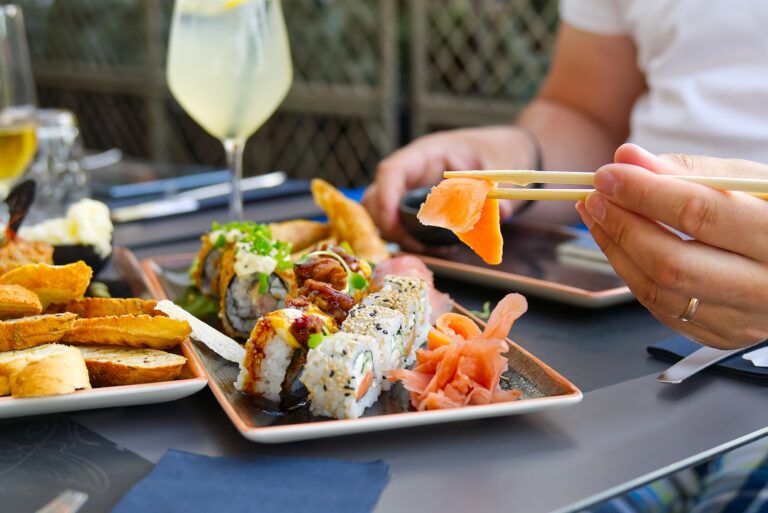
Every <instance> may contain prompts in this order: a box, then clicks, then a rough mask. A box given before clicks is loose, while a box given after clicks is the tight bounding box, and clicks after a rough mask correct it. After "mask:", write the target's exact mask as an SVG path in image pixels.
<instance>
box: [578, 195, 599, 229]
mask: <svg viewBox="0 0 768 513" xmlns="http://www.w3.org/2000/svg"><path fill="white" fill-rule="evenodd" d="M576 212H578V213H579V215H580V216H581V220H582V221H584V224H585V225H587V228H592V226H594V224H595V220H594V219H592V216H591V215H589V212H587V209H586V208H585V207H584V202H583V201H579V202H577V203H576Z"/></svg>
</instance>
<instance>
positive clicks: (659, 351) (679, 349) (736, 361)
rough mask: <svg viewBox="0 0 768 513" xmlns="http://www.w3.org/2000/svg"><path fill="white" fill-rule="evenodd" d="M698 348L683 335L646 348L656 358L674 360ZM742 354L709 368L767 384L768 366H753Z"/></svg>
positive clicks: (734, 376)
mask: <svg viewBox="0 0 768 513" xmlns="http://www.w3.org/2000/svg"><path fill="white" fill-rule="evenodd" d="M766 345H768V341H766V342H764V343H762V344H760V345H759V346H755V347H751V348H750V349H749V350H750V351H753V350H755V349H760V348H761V347H764V346H766ZM700 348H701V345H699V344H697V343H696V342H691V341H690V340H688V339H687V338H685V337H674V338H670V339H667V340H663V341H661V342H657V343H656V344H653V345H650V346H648V348H647V350H648V353H649V354H651V355H652V356H655V357H656V358H659V359H661V360H667V361H671V362H676V361H679V360H681V359H683V358H684V357H686V356H688V355H689V354H691V353H693V352H694V351H696V350H697V349H700ZM743 354H744V353H743V352H742V353H737V354H735V355H733V356H731V357H730V358H726V359H725V360H721V361H720V362H718V363H716V364H715V365H713V366H712V367H710V368H709V370H711V371H712V372H716V373H718V374H722V375H724V376H730V377H733V378H737V379H741V380H744V381H749V382H750V383H755V384H758V385H766V386H768V367H755V366H754V365H753V364H752V362H750V361H748V360H745V359H744V358H742V355H743ZM705 372H706V371H705Z"/></svg>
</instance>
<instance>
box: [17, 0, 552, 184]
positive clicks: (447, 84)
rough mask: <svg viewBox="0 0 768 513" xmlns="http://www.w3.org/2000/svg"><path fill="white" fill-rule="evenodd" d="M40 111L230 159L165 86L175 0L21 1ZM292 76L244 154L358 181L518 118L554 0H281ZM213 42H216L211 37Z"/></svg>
mask: <svg viewBox="0 0 768 513" xmlns="http://www.w3.org/2000/svg"><path fill="white" fill-rule="evenodd" d="M16 1H17V3H20V4H21V5H22V6H23V8H24V11H25V16H26V23H27V30H28V38H29V42H30V50H31V52H32V59H33V66H34V73H35V78H36V81H37V86H38V94H39V102H40V104H41V106H56V107H63V108H68V109H70V110H72V111H74V112H75V113H76V115H77V116H78V118H79V121H80V126H81V130H82V135H83V139H84V142H85V146H86V147H87V148H89V149H109V148H113V147H117V148H120V149H122V150H123V151H124V152H125V153H126V154H127V155H130V156H135V157H142V158H149V159H154V160H158V161H167V162H177V163H192V162H194V163H203V164H211V165H223V162H224V155H223V151H222V148H221V144H220V143H219V142H218V141H217V140H216V139H214V138H212V137H210V136H209V135H207V134H206V133H205V132H204V131H203V130H202V129H201V128H200V127H198V126H197V125H196V124H195V123H194V122H193V121H192V120H191V119H190V118H189V117H188V116H187V115H186V114H185V113H184V112H183V110H182V109H181V108H180V107H179V106H178V104H176V102H175V101H174V100H173V98H172V97H171V95H170V92H169V90H168V87H167V85H166V81H165V70H164V67H165V55H166V44H167V40H168V27H169V23H170V17H171V12H172V7H173V2H172V0H98V1H96V0H16ZM283 9H284V12H285V17H286V22H287V25H288V31H289V37H290V40H291V50H292V56H293V61H294V69H295V75H294V77H295V78H294V84H293V87H292V89H291V91H290V93H289V95H288V97H287V99H286V101H285V103H284V104H283V105H282V106H281V108H280V109H279V111H278V112H277V113H276V114H275V115H274V116H273V117H272V119H271V120H270V121H269V122H268V123H267V124H266V125H265V126H264V127H263V128H262V129H261V130H260V131H259V132H258V133H257V135H256V136H255V137H253V138H252V139H251V140H250V142H249V143H248V146H247V149H246V157H245V158H246V163H245V169H246V174H254V173H259V172H263V171H266V170H273V169H281V170H283V171H286V172H287V173H288V174H289V175H290V176H292V177H296V178H309V177H314V176H319V177H323V178H326V179H329V180H331V181H332V182H334V183H336V184H337V185H342V186H345V185H362V184H364V183H366V182H368V181H369V180H370V178H371V177H372V174H373V171H374V170H375V167H376V163H377V162H378V161H379V160H380V159H381V158H382V157H384V156H386V155H387V154H388V153H389V152H391V151H392V150H393V149H395V148H397V147H399V146H400V145H402V144H404V143H405V142H407V141H408V140H410V139H411V138H413V137H415V136H417V135H420V134H423V133H426V132H429V131H432V130H436V129H441V128H449V127H456V126H465V125H479V124H487V123H498V122H507V121H509V120H510V119H511V118H512V117H513V116H514V115H515V113H516V112H517V111H518V110H519V108H520V107H521V106H522V105H524V104H525V102H527V101H528V100H529V99H530V98H531V97H532V96H533V94H534V93H535V91H536V89H537V86H538V83H539V81H540V80H541V78H542V76H543V74H544V72H545V71H546V68H547V63H548V61H547V58H548V54H549V50H550V47H551V44H552V39H553V34H554V28H555V26H556V23H557V1H556V0H283ZM211 44H215V42H211Z"/></svg>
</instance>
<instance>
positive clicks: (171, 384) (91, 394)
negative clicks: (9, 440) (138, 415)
mask: <svg viewBox="0 0 768 513" xmlns="http://www.w3.org/2000/svg"><path fill="white" fill-rule="evenodd" d="M205 385H206V380H205V378H202V377H192V378H188V379H177V380H175V381H163V382H160V383H146V384H143V385H126V386H119V387H104V388H94V389H91V390H80V391H78V392H75V393H74V394H66V395H55V396H50V397H30V398H28V399H15V398H13V397H2V398H0V419H7V418H12V417H26V416H29V415H40V414H43V413H60V412H65V411H77V410H93V409H96V408H108V407H114V406H134V405H137V404H152V403H162V402H165V401H174V400H176V399H181V398H182V397H186V396H188V395H192V394H194V393H195V392H197V391H199V390H201V389H202V388H203V387H205Z"/></svg>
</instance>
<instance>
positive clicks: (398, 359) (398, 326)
mask: <svg viewBox="0 0 768 513" xmlns="http://www.w3.org/2000/svg"><path fill="white" fill-rule="evenodd" d="M341 331H343V332H345V333H352V334H356V335H368V336H371V337H373V338H374V340H376V343H377V345H378V347H379V352H380V353H381V363H382V372H384V373H385V374H386V373H387V372H388V371H390V370H394V369H399V368H401V367H403V366H404V365H405V356H406V355H405V343H404V341H403V315H402V314H401V313H400V312H398V311H396V310H392V309H391V308H387V307H384V306H371V305H357V306H355V307H354V308H352V310H350V311H349V315H347V319H346V320H345V321H344V322H343V323H342V325H341ZM391 386H392V383H391V382H389V381H387V380H384V381H383V382H382V389H383V390H384V391H386V390H389V389H390V388H391Z"/></svg>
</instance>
